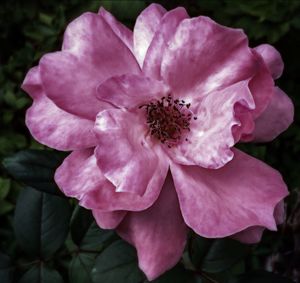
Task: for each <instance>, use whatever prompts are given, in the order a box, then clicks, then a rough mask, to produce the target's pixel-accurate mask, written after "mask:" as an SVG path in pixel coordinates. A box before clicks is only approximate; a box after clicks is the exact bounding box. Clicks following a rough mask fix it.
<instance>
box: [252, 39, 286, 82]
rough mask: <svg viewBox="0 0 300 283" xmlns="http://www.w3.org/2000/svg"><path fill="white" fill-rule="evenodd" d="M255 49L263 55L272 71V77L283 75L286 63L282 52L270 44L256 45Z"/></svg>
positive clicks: (276, 77)
mask: <svg viewBox="0 0 300 283" xmlns="http://www.w3.org/2000/svg"><path fill="white" fill-rule="evenodd" d="M254 50H255V51H256V52H258V53H259V54H260V55H261V56H262V58H263V59H264V62H265V63H266V65H267V67H268V69H269V71H270V73H271V74H272V77H273V78H274V79H278V78H279V77H281V75H282V72H283V68H284V64H283V61H282V58H281V55H280V53H279V52H278V51H277V50H276V49H275V48H274V47H273V46H272V45H269V44H261V45H259V46H257V47H255V48H254Z"/></svg>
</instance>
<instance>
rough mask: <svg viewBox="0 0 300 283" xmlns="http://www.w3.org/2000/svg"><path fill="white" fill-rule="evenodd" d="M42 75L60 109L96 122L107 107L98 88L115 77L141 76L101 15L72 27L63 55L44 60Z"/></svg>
mask: <svg viewBox="0 0 300 283" xmlns="http://www.w3.org/2000/svg"><path fill="white" fill-rule="evenodd" d="M40 72H41V78H42V81H43V85H44V88H45V93H46V95H47V96H48V97H49V98H50V99H52V100H53V101H54V102H55V104H56V105H58V106H59V107H60V108H62V109H64V110H66V111H68V112H70V113H72V114H75V115H79V116H83V117H85V118H88V119H91V120H94V119H95V117H96V115H97V113H98V112H99V111H101V110H103V109H105V108H107V105H103V102H100V101H99V100H97V98H96V87H97V86H98V85H99V84H100V83H101V82H103V81H104V80H106V79H107V78H109V77H111V76H116V75H121V74H124V73H139V72H140V69H139V66H138V64H137V62H136V60H135V58H134V57H133V55H132V53H131V52H130V50H129V49H128V48H127V47H126V45H125V44H124V43H123V42H122V40H121V39H120V38H119V37H118V36H117V35H116V34H115V33H114V32H113V30H112V29H111V28H110V27H109V25H108V24H107V23H106V21H105V20H104V19H103V17H101V16H100V15H97V14H92V13H86V14H83V15H82V16H80V17H79V18H77V19H76V20H74V21H73V22H72V23H70V24H69V26H68V28H67V30H66V32H65V36H64V43H63V52H56V53H50V54H47V55H45V56H43V57H42V59H41V61H40Z"/></svg>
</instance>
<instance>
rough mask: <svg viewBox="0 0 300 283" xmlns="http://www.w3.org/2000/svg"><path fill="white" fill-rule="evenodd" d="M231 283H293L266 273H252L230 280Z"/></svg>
mask: <svg viewBox="0 0 300 283" xmlns="http://www.w3.org/2000/svg"><path fill="white" fill-rule="evenodd" d="M231 283H293V281H292V280H290V279H288V278H284V277H282V276H280V275H278V274H274V273H271V272H267V271H263V270H262V271H254V272H251V273H246V274H243V275H242V276H240V277H239V278H238V279H235V280H232V281H231Z"/></svg>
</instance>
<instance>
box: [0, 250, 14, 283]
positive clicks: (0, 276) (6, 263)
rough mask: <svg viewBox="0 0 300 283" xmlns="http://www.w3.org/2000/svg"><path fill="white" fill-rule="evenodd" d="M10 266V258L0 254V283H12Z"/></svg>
mask: <svg viewBox="0 0 300 283" xmlns="http://www.w3.org/2000/svg"><path fill="white" fill-rule="evenodd" d="M12 269H13V268H12V266H11V262H10V258H9V257H8V256H7V255H5V254H2V253H0V281H1V283H10V282H12Z"/></svg>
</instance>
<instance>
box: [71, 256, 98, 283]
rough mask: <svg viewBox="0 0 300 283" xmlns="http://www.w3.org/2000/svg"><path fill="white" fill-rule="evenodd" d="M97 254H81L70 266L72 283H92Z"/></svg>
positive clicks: (74, 258)
mask: <svg viewBox="0 0 300 283" xmlns="http://www.w3.org/2000/svg"><path fill="white" fill-rule="evenodd" d="M96 256H97V254H94V253H79V254H78V255H76V256H75V257H73V259H72V261H71V263H70V266H69V281H70V282H72V283H92V279H91V271H92V268H93V266H94V264H95V258H96Z"/></svg>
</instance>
